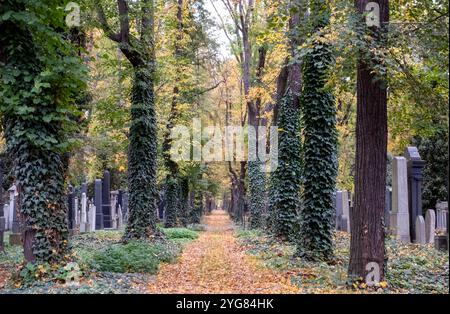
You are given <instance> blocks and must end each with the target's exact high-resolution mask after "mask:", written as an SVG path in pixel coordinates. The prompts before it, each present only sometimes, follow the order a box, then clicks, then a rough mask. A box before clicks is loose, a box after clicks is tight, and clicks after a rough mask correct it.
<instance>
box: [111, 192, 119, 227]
mask: <svg viewBox="0 0 450 314" xmlns="http://www.w3.org/2000/svg"><path fill="white" fill-rule="evenodd" d="M118 198H119V191H111V216H112V227H111V228H113V229H117V227H118V221H117V220H118V217H117V212H118V210H117V206H119V203H118Z"/></svg>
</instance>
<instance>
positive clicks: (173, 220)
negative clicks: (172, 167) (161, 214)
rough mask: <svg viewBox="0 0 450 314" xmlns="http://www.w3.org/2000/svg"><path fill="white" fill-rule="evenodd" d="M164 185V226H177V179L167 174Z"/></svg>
mask: <svg viewBox="0 0 450 314" xmlns="http://www.w3.org/2000/svg"><path fill="white" fill-rule="evenodd" d="M166 186H167V189H166V215H165V222H164V227H165V228H173V227H176V226H177V216H178V215H177V211H178V207H179V204H180V187H179V184H178V179H176V178H173V177H172V176H167V179H166Z"/></svg>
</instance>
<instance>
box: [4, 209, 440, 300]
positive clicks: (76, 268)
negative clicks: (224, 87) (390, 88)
mask: <svg viewBox="0 0 450 314" xmlns="http://www.w3.org/2000/svg"><path fill="white" fill-rule="evenodd" d="M162 230H163V231H164V233H165V234H166V237H167V241H164V242H160V243H154V244H148V243H142V242H132V243H129V244H127V245H125V246H124V245H122V244H119V242H120V239H121V236H122V231H117V230H114V231H113V230H108V231H106V230H105V231H96V232H92V233H85V234H80V235H75V236H73V237H72V239H71V242H72V246H73V248H74V254H75V259H74V260H76V261H77V263H74V264H73V265H69V266H68V268H67V271H66V272H65V273H62V274H61V276H62V277H65V279H67V278H69V279H73V282H72V283H65V284H58V283H55V282H54V281H47V282H46V281H41V282H39V281H38V282H37V283H36V282H35V283H33V284H32V285H29V286H28V285H22V286H17V285H16V284H15V281H14V278H13V277H11V274H12V273H14V271H15V270H16V269H17V267H18V266H19V265H20V263H21V261H22V258H23V256H22V252H21V251H22V248H21V247H20V246H14V247H12V246H9V245H6V249H5V252H4V253H0V293H448V289H449V266H448V254H447V252H441V251H438V250H436V249H435V248H434V247H433V246H432V245H418V244H400V243H398V242H396V241H394V240H393V239H390V238H388V239H387V241H386V248H387V256H388V261H387V267H388V269H387V280H386V281H387V282H382V283H380V285H379V287H377V288H375V289H369V288H368V287H366V286H365V285H364V284H362V285H360V286H353V287H348V286H347V283H346V278H347V276H346V273H347V261H348V254H349V234H348V233H346V232H341V231H337V232H336V233H335V236H334V243H335V259H334V260H333V261H332V262H331V263H308V262H305V261H302V260H300V259H298V258H294V257H293V256H294V252H295V247H294V246H293V245H289V244H287V243H285V242H282V241H280V240H279V239H276V238H274V237H273V236H268V235H264V232H262V231H258V230H243V229H241V228H240V227H236V226H235V225H234V224H233V223H232V222H231V220H230V218H229V216H228V214H226V213H225V212H224V211H221V210H217V211H213V212H212V213H211V214H209V215H205V216H204V217H203V224H202V225H195V226H191V227H190V228H174V229H164V228H162ZM5 242H6V243H8V239H6V241H5ZM40 271H45V270H44V269H42V270H37V271H35V270H33V272H32V271H31V270H30V274H31V273H34V274H38V276H39V272H40Z"/></svg>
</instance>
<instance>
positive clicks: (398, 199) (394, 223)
mask: <svg viewBox="0 0 450 314" xmlns="http://www.w3.org/2000/svg"><path fill="white" fill-rule="evenodd" d="M409 223H410V220H409V211H408V175H407V165H406V159H405V158H404V157H394V158H393V160H392V211H391V218H390V230H391V233H392V234H393V235H395V237H396V238H397V240H398V241H400V242H402V243H410V242H411V237H410V226H409Z"/></svg>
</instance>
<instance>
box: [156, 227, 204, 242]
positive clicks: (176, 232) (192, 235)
mask: <svg viewBox="0 0 450 314" xmlns="http://www.w3.org/2000/svg"><path fill="white" fill-rule="evenodd" d="M162 230H163V232H164V234H165V235H166V236H167V238H169V239H171V240H173V239H190V240H195V239H197V238H198V232H196V231H193V230H190V229H187V228H167V229H162Z"/></svg>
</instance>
